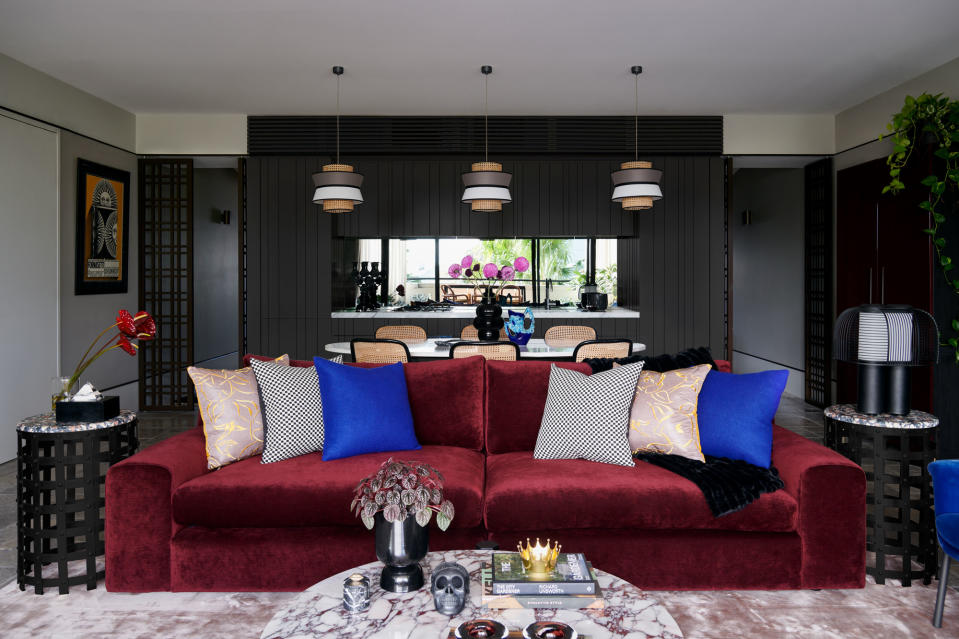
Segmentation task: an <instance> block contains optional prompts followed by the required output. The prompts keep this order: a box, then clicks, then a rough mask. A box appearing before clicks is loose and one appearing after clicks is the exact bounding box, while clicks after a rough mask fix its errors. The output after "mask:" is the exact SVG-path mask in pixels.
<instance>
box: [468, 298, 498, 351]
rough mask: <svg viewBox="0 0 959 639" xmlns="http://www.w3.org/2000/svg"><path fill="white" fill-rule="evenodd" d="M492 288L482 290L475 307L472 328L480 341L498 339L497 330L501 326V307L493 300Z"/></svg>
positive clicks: (494, 340)
mask: <svg viewBox="0 0 959 639" xmlns="http://www.w3.org/2000/svg"><path fill="white" fill-rule="evenodd" d="M495 299H496V298H495V295H494V294H493V289H492V288H487V289H486V290H485V291H483V299H482V302H481V303H480V304H479V305H478V306H477V307H476V317H475V318H473V328H475V329H476V333H477V335H478V338H479V340H480V341H481V342H497V341H499V332H500V329H501V328H503V307H502V306H500V305H499V304H497V303H496V302H495Z"/></svg>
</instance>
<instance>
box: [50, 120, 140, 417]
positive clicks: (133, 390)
mask: <svg viewBox="0 0 959 639" xmlns="http://www.w3.org/2000/svg"><path fill="white" fill-rule="evenodd" d="M79 158H83V159H84V160H90V161H91V162H96V163H98V164H104V165H106V166H109V167H112V168H115V169H121V170H123V171H129V172H130V215H129V223H130V229H129V230H130V236H129V244H128V245H127V249H128V252H127V286H128V288H127V292H126V293H122V294H119V293H118V294H110V295H74V273H75V271H76V262H75V256H76V237H77V236H76V228H77V222H76V220H77V160H78V159H79ZM138 217H139V216H138V209H137V158H136V156H135V155H133V154H132V153H127V152H126V151H120V150H119V149H114V148H112V147H109V146H107V145H105V144H101V143H99V142H96V141H94V140H89V139H87V138H85V137H82V136H79V135H74V134H72V133H68V132H67V131H61V132H60V364H61V367H60V370H61V371H63V374H64V375H69V374H70V373H72V372H73V369H74V368H75V367H76V365H77V363H78V362H79V361H80V357H81V356H82V355H83V352H84V351H85V350H86V348H87V346H89V345H90V341H91V340H92V339H93V338H94V337H95V336H96V335H97V333H99V332H100V331H101V330H103V329H104V328H105V327H107V326H109V325H110V324H111V323H112V322H113V319H114V318H115V317H116V312H117V311H118V310H120V309H121V308H125V309H126V310H128V311H130V312H131V313H136V312H137V310H139V309H138V308H137V304H138V303H139V300H138V290H139V289H138V288H137V283H138V279H139V270H138V268H139V264H138V260H139V252H138V249H139V242H138V241H137V237H138V236H139V231H138V229H139V220H138ZM139 374H140V373H139V368H138V364H137V358H136V357H131V356H130V355H127V354H126V353H124V352H122V351H120V350H117V351H115V352H111V353H108V354H106V355H104V356H103V357H102V358H100V359H99V360H97V362H96V363H95V364H93V365H92V366H91V367H90V368H88V369H87V370H86V372H85V373H84V374H83V378H82V379H81V381H80V383H81V384H83V383H85V382H87V381H90V382H93V385H94V386H96V387H97V388H99V389H107V388H111V387H116V388H113V389H112V390H110V391H109V394H110V395H119V396H120V406H121V407H123V408H129V409H136V408H137V407H138V406H139V403H138V402H139V393H138V392H137V391H138V383H137V380H138V379H139Z"/></svg>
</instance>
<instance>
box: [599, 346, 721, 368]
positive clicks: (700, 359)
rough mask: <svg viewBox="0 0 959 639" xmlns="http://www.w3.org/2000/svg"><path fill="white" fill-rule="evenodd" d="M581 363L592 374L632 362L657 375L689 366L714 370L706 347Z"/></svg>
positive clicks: (714, 366) (714, 365) (714, 364)
mask: <svg viewBox="0 0 959 639" xmlns="http://www.w3.org/2000/svg"><path fill="white" fill-rule="evenodd" d="M583 362H584V363H586V364H588V365H589V367H590V368H591V369H592V371H593V372H594V373H599V372H602V371H608V370H609V369H611V368H612V367H613V364H622V365H626V364H632V363H633V362H645V364H644V365H643V370H647V371H656V372H657V373H665V372H667V371H674V370H677V369H680V368H689V367H690V366H696V365H697V364H709V365H711V366H712V367H713V368H716V362H714V361H713V355H712V353H710V352H709V348H708V347H706V346H700V347H699V348H687V349H686V350H684V351H680V352H678V353H676V354H674V355H657V356H649V355H645V356H644V355H630V356H629V357H622V358H619V359H605V358H590V359H585V360H583Z"/></svg>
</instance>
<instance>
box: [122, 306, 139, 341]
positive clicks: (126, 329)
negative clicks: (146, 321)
mask: <svg viewBox="0 0 959 639" xmlns="http://www.w3.org/2000/svg"><path fill="white" fill-rule="evenodd" d="M117 328H119V329H120V332H121V333H123V334H124V335H126V336H127V337H136V334H137V326H136V322H135V321H134V318H133V316H132V315H130V312H129V311H125V310H122V309H121V310H120V311H119V312H118V313H117Z"/></svg>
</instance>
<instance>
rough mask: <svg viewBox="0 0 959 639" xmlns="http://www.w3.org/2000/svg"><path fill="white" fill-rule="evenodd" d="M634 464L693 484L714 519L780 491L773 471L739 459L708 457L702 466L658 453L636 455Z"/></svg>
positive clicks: (678, 457)
mask: <svg viewBox="0 0 959 639" xmlns="http://www.w3.org/2000/svg"><path fill="white" fill-rule="evenodd" d="M634 457H635V458H636V459H638V460H641V461H645V462H649V463H650V464H655V465H656V466H659V467H660V468H665V469H666V470H668V471H670V472H673V473H676V474H677V475H679V476H680V477H684V478H686V479H688V480H689V481H691V482H693V483H694V484H696V486H698V487H699V489H700V490H701V491H703V496H705V497H706V503H707V504H709V510H711V511H712V513H713V516H714V517H722V516H723V515H728V514H729V513H734V512H736V511H737V510H742V509H743V508H745V507H746V506H748V505H749V504H751V503H753V502H754V501H756V500H757V499H759V496H760V495H762V494H764V493H772V492H775V491H777V490H779V489H780V488H782V487H783V480H782V479H780V477H779V472H778V471H777V470H776V469H775V468H774V467H770V468H769V469H766V468H762V467H761V466H755V465H753V464H750V463H749V462H744V461H741V460H739V459H727V458H726V457H711V456H709V455H706V462H705V463H703V462H701V461H697V460H695V459H688V458H686V457H680V456H679V455H663V454H660V453H636V454H635V455H634Z"/></svg>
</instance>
